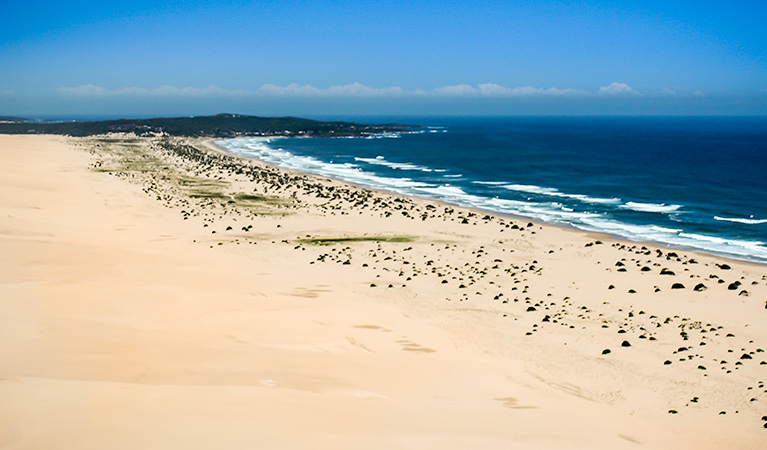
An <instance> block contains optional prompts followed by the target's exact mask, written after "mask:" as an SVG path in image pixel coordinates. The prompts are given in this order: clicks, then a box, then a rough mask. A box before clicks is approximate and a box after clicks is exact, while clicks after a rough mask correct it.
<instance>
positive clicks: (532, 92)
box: [478, 83, 588, 97]
mask: <svg viewBox="0 0 767 450" xmlns="http://www.w3.org/2000/svg"><path fill="white" fill-rule="evenodd" d="M478 87H479V92H480V93H482V95H487V96H491V97H495V96H515V97H529V96H536V95H550V96H557V95H588V92H586V91H582V90H577V89H558V88H555V87H550V88H548V89H544V88H537V87H533V86H520V87H515V88H507V87H505V86H501V85H498V84H494V83H487V84H480V85H479V86H478Z"/></svg>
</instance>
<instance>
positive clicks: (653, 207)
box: [619, 202, 682, 213]
mask: <svg viewBox="0 0 767 450" xmlns="http://www.w3.org/2000/svg"><path fill="white" fill-rule="evenodd" d="M681 207H682V205H667V204H665V203H639V202H626V203H625V204H623V205H620V206H619V208H622V209H630V210H633V211H638V212H648V213H671V212H674V211H677V210H678V209H679V208H681Z"/></svg>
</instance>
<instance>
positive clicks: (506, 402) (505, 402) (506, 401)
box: [493, 397, 538, 409]
mask: <svg viewBox="0 0 767 450" xmlns="http://www.w3.org/2000/svg"><path fill="white" fill-rule="evenodd" d="M493 400H497V401H499V402H501V406H503V407H504V408H511V409H536V408H538V407H537V406H525V405H520V404H519V401H518V400H517V399H516V398H514V397H496V398H494V399H493Z"/></svg>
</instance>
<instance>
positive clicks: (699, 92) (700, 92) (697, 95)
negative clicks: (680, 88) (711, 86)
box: [692, 91, 706, 97]
mask: <svg viewBox="0 0 767 450" xmlns="http://www.w3.org/2000/svg"><path fill="white" fill-rule="evenodd" d="M692 95H694V96H696V97H705V96H706V94H704V93H703V92H702V91H695V92H693V93H692Z"/></svg>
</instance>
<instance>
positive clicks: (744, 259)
mask: <svg viewBox="0 0 767 450" xmlns="http://www.w3.org/2000/svg"><path fill="white" fill-rule="evenodd" d="M260 138H263V139H264V140H269V139H285V138H286V136H279V135H275V136H263V137H259V139H260ZM299 138H306V139H310V138H311V137H308V136H307V137H299ZM231 139H252V137H242V138H228V139H227V140H231ZM216 140H221V139H220V138H215V139H214V138H204V139H203V141H202V142H203V143H204V144H205V145H208V146H209V147H210V148H213V149H214V150H216V151H220V152H222V153H224V154H226V155H229V156H232V157H235V158H242V159H244V160H254V161H259V162H261V163H262V164H266V165H268V166H271V167H275V168H279V169H280V170H285V171H288V172H296V173H301V174H304V175H308V176H314V177H320V178H326V179H329V180H333V181H336V182H339V183H344V184H347V185H349V186H353V187H355V188H357V189H367V190H371V191H374V192H380V193H386V194H390V195H399V196H402V197H407V198H415V199H420V200H423V201H428V202H435V203H439V204H443V205H446V206H449V207H452V208H461V209H467V210H470V211H474V212H475V213H481V214H492V215H495V216H498V217H506V218H509V219H515V220H527V221H530V222H533V223H534V224H536V225H539V226H547V227H556V228H560V229H564V230H571V231H574V232H577V233H586V234H589V235H593V236H594V238H595V239H612V240H618V241H622V242H626V243H631V244H642V245H651V246H654V247H657V248H660V249H668V250H676V251H684V252H692V253H695V254H698V255H702V256H703V255H705V256H709V257H714V258H723V259H726V260H728V261H731V262H739V263H745V264H753V265H754V266H757V267H767V261H761V260H758V259H750V258H747V257H737V256H735V255H732V254H727V253H718V252H710V251H706V250H702V249H699V248H695V247H689V246H684V245H673V244H668V243H664V242H659V241H653V240H635V239H631V238H630V237H626V236H621V235H617V234H611V233H607V232H602V231H593V230H585V229H582V228H578V227H577V226H575V225H573V224H569V223H550V222H545V221H541V220H540V219H538V218H535V217H529V216H524V215H518V214H512V213H504V212H500V211H494V210H489V209H482V208H475V207H472V206H467V205H463V204H459V203H451V202H447V201H444V200H439V199H434V198H430V197H425V196H418V195H409V194H401V193H397V192H393V191H387V190H383V189H376V188H372V187H369V186H365V185H361V184H356V183H354V182H351V181H347V180H342V179H338V178H333V177H330V176H326V175H320V174H315V173H310V172H303V171H301V170H298V169H288V168H285V167H281V166H278V165H275V164H272V163H269V162H266V161H263V160H260V159H257V158H250V157H247V156H242V155H238V154H236V153H232V152H230V151H228V150H226V149H225V148H223V147H220V146H218V145H216V144H215V141H216Z"/></svg>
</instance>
